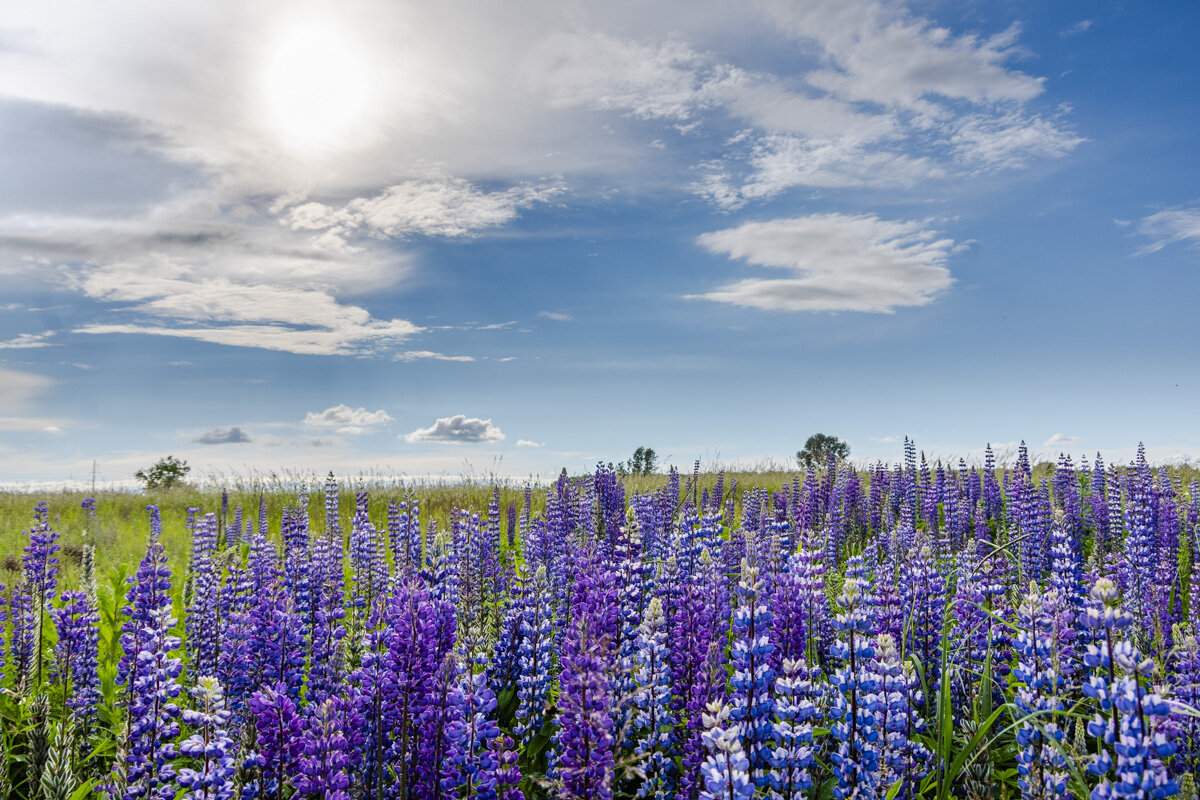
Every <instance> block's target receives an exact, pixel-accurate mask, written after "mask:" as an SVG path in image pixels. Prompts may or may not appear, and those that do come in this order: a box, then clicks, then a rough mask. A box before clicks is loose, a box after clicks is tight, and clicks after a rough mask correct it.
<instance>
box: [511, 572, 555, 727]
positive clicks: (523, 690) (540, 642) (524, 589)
mask: <svg viewBox="0 0 1200 800" xmlns="http://www.w3.org/2000/svg"><path fill="white" fill-rule="evenodd" d="M519 608H520V612H521V623H520V625H521V638H520V646H519V649H518V653H517V711H516V718H515V720H514V722H513V733H514V734H516V735H517V736H519V737H520V740H521V745H522V746H525V747H527V746H528V745H529V743H530V742H531V741H533V738H534V737H535V736H537V735H538V733H539V732H541V730H542V726H543V725H545V722H546V705H547V703H548V702H549V699H550V686H551V683H552V682H553V680H554V673H553V666H554V640H553V622H552V612H551V609H550V597H549V587H548V586H547V584H546V568H545V567H538V568H537V572H535V573H534V575H533V577H532V578H530V579H527V580H526V581H523V582H522V583H521V595H520V598H519Z"/></svg>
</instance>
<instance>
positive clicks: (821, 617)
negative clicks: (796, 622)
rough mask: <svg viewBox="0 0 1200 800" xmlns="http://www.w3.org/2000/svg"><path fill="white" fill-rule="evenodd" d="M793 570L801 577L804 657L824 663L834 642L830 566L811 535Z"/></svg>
mask: <svg viewBox="0 0 1200 800" xmlns="http://www.w3.org/2000/svg"><path fill="white" fill-rule="evenodd" d="M792 571H794V572H795V574H796V575H797V577H798V582H799V591H800V606H801V609H802V612H803V627H804V639H805V642H804V656H805V660H806V661H807V662H808V663H810V664H821V663H824V661H825V657H826V652H827V651H828V648H829V641H830V623H829V616H830V615H829V598H828V597H827V596H826V594H825V571H826V566H825V563H824V561H822V559H821V555H820V553H819V552H818V551H816V550H815V549H814V548H813V546H812V542H811V539H810V538H809V535H808V532H807V531H805V532H804V533H803V534H802V536H801V539H800V552H799V553H797V554H796V558H795V561H794V564H793V565H792Z"/></svg>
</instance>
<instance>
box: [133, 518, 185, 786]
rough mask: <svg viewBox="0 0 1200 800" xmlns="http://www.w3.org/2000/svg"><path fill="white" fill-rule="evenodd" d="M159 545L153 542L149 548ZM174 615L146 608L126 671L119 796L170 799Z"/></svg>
mask: <svg viewBox="0 0 1200 800" xmlns="http://www.w3.org/2000/svg"><path fill="white" fill-rule="evenodd" d="M155 547H161V545H160V544H158V543H157V542H155V543H154V544H153V545H151V549H154V548H155ZM174 624H175V620H174V619H173V618H172V617H171V609H170V608H169V607H157V608H154V609H153V610H151V612H150V620H149V623H148V624H147V625H146V627H145V628H144V629H143V633H144V639H143V641H142V649H141V650H139V651H138V653H137V658H136V660H135V661H134V665H133V670H132V672H131V675H130V678H131V680H130V687H131V689H132V692H133V702H132V704H131V705H130V708H129V721H130V726H129V753H128V755H127V756H126V757H125V760H126V763H127V764H128V775H127V786H126V789H125V800H136V799H137V798H147V800H173V798H174V797H175V786H174V781H175V767H174V764H173V763H172V762H173V761H174V759H175V757H176V756H177V755H178V751H177V749H176V746H175V743H174V742H175V739H176V737H178V736H179V714H180V712H179V706H178V705H177V704H176V703H175V698H177V697H178V696H179V694H180V692H181V691H182V690H183V688H182V687H181V686H180V685H179V672H180V670H181V668H182V666H183V662H182V661H181V660H180V659H179V658H176V657H174V656H172V655H171V653H173V652H174V651H175V650H177V649H178V648H179V645H180V640H179V637H178V636H172V635H171V634H170V633H169V631H170V629H171V628H172V626H174Z"/></svg>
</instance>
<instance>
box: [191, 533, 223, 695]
mask: <svg viewBox="0 0 1200 800" xmlns="http://www.w3.org/2000/svg"><path fill="white" fill-rule="evenodd" d="M216 550H217V517H216V515H215V514H206V515H205V516H204V518H203V519H201V520H200V521H199V522H198V523H197V524H195V525H194V527H193V528H192V564H191V577H192V602H191V604H190V605H189V606H188V609H187V617H186V621H187V634H188V636H187V643H188V652H189V654H190V655H191V664H190V668H191V669H192V670H194V671H195V672H196V673H198V674H200V675H213V674H215V673H216V671H217V658H218V653H219V651H220V641H221V617H220V611H221V609H220V591H221V583H220V574H219V570H218V567H217V566H216V564H215V562H214V561H213V556H214V555H215V554H216Z"/></svg>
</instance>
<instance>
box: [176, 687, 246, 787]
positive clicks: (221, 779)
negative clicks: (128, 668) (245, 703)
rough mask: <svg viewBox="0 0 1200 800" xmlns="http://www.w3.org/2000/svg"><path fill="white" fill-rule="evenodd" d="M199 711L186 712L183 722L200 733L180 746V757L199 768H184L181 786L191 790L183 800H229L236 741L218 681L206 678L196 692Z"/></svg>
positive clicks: (181, 774) (186, 710) (193, 690)
mask: <svg viewBox="0 0 1200 800" xmlns="http://www.w3.org/2000/svg"><path fill="white" fill-rule="evenodd" d="M191 694H192V697H193V698H195V700H196V705H197V708H196V709H194V710H193V709H185V710H184V711H183V715H182V716H183V723H184V724H185V725H190V726H192V727H193V728H195V729H196V731H195V732H194V733H193V734H192V735H191V736H189V737H188V738H187V739H185V740H184V741H183V742H182V743H181V744H180V745H179V753H180V755H182V756H184V757H186V758H190V759H192V763H193V764H195V765H196V766H195V767H181V768H180V769H179V777H178V778H177V780H178V782H179V785H180V786H182V787H183V788H184V789H186V790H187V791H186V792H185V793H184V795H183V797H182V798H181V800H229V798H231V797H233V773H234V772H236V771H237V767H236V765H235V764H234V760H233V750H234V746H233V740H231V739H230V738H229V734H228V732H227V731H226V728H227V726H228V724H229V717H230V714H229V710H228V709H227V708H226V707H225V693H224V692H223V691H222V690H221V683H220V681H218V680H217V679H216V678H214V677H211V676H207V675H202V676H200V677H199V678H197V679H196V686H195V687H194V688H193V689H192V692H191Z"/></svg>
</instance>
